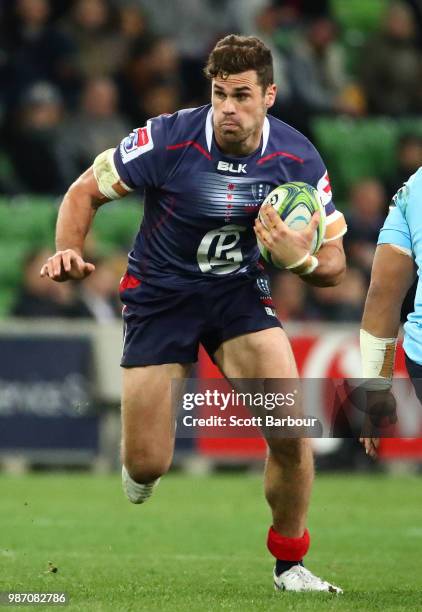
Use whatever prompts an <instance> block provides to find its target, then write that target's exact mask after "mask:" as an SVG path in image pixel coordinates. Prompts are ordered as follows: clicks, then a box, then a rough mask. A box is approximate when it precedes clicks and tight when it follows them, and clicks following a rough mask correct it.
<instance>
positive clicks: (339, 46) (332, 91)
mask: <svg viewBox="0 0 422 612" xmlns="http://www.w3.org/2000/svg"><path fill="white" fill-rule="evenodd" d="M346 4H348V5H349V8H350V7H351V6H352V5H356V2H355V0H344V1H343V9H344V5H346ZM362 4H366V5H368V6H369V5H371V4H372V5H375V4H377V5H380V4H381V5H382V11H381V13H380V18H379V21H378V22H377V24H376V27H375V28H372V29H371V28H369V29H368V30H367V31H365V32H359V31H353V32H348V33H347V32H345V31H344V30H342V25H341V23H340V20H339V19H338V14H337V12H336V6H337V8H338V7H339V5H340V3H339V1H338V0H171V1H170V0H169V1H159V0H156V1H155V2H153V1H151V0H15V1H14V2H7V1H6V0H3V1H2V0H0V133H1V139H0V194H1V195H3V196H5V197H9V196H16V195H19V194H21V193H32V194H42V195H53V196H60V195H61V194H63V193H64V191H65V190H66V188H67V187H68V185H69V184H70V183H71V182H72V181H73V180H74V179H75V178H76V177H77V176H78V175H79V174H80V173H81V172H82V171H83V170H84V169H86V168H87V167H88V166H89V165H90V164H91V162H92V160H93V158H94V157H95V156H96V155H97V154H98V153H99V152H101V151H102V150H104V149H107V148H110V147H114V146H115V145H116V144H117V143H118V142H119V141H120V140H121V139H122V138H123V137H124V136H125V135H126V134H127V133H128V132H129V131H130V130H131V129H132V128H133V127H137V126H140V125H143V124H144V122H145V120H146V119H147V118H148V117H151V116H154V115H158V114H160V113H163V112H170V113H171V112H173V111H175V110H176V109H177V108H181V107H186V106H197V105H201V104H205V103H207V102H208V101H209V83H208V82H207V81H206V79H205V78H204V77H203V74H202V69H203V65H204V61H205V59H206V57H207V54H208V53H209V51H210V50H211V49H212V47H213V45H214V44H215V42H216V41H217V40H218V39H219V38H220V37H221V36H223V35H225V34H227V33H231V32H239V33H243V34H247V35H249V34H254V35H257V36H259V37H260V38H261V39H263V40H264V41H265V42H266V44H268V45H269V46H270V47H271V49H272V51H273V55H274V64H275V79H276V83H277V85H278V87H279V95H278V99H277V104H276V107H275V108H274V109H272V114H275V115H276V116H278V117H279V118H281V119H282V120H284V121H287V122H288V123H290V124H292V125H293V126H294V127H296V128H298V129H299V130H301V131H302V132H304V133H305V134H306V135H307V136H309V137H310V138H311V139H313V136H314V135H313V130H312V122H313V119H314V117H316V116H321V115H326V116H330V117H335V116H339V117H349V118H351V120H352V119H353V120H356V119H365V118H371V117H378V116H384V117H385V116H386V117H390V118H392V120H393V119H394V120H396V119H397V118H400V117H403V116H406V117H410V118H412V117H418V116H422V3H421V2H420V1H418V0H402V1H400V2H398V1H389V0H368V2H365V1H364V0H362ZM368 10H369V8H368ZM316 144H317V145H318V143H316ZM344 146H345V147H347V142H345V143H344ZM395 154H396V169H395V172H394V173H393V174H392V175H391V176H389V177H388V178H386V177H379V176H367V177H366V178H364V179H363V180H360V181H358V182H357V183H355V184H353V185H351V186H350V187H349V192H348V193H347V194H346V197H345V196H343V199H342V200H343V202H344V203H345V204H346V209H345V212H346V213H347V217H348V225H349V232H348V235H347V237H346V239H345V246H346V251H347V255H348V258H349V270H348V274H347V277H346V279H345V281H344V282H343V283H342V285H340V286H339V287H334V288H330V289H318V288H309V287H307V286H306V285H305V284H304V283H303V282H302V281H301V280H300V279H298V278H297V277H295V276H294V275H292V274H287V273H286V274H284V273H279V274H276V275H275V274H273V288H274V289H273V292H274V297H275V301H276V302H277V306H278V310H279V314H280V317H281V318H282V319H283V320H312V321H313V320H329V321H357V320H359V319H360V316H361V312H362V305H363V301H364V298H365V294H366V289H367V286H368V280H369V274H370V268H371V262H372V258H373V254H374V250H375V244H376V239H377V235H378V231H379V229H380V227H381V225H382V223H383V220H384V218H385V215H386V213H387V210H388V205H389V201H390V199H391V197H392V195H393V194H394V192H395V191H396V189H397V188H398V187H400V185H401V184H402V182H403V181H404V180H406V179H407V178H408V177H409V176H410V174H412V173H413V172H414V171H415V170H416V169H417V168H418V167H419V166H420V165H422V138H421V137H420V136H418V135H417V134H416V133H413V132H412V130H410V131H409V132H408V133H406V134H403V136H402V137H401V139H400V140H399V142H398V144H397V150H396V152H395ZM334 191H335V184H334ZM134 229H135V228H134ZM43 257H45V252H42V251H39V252H36V253H34V252H31V253H28V257H27V260H26V261H27V263H26V266H25V274H24V278H25V282H24V287H23V289H22V292H21V294H20V295H19V296H18V298H17V301H16V303H15V306H14V308H13V313H14V314H15V315H17V316H28V315H31V314H35V315H39V316H52V315H54V314H58V315H63V316H69V317H75V316H88V317H91V318H95V319H97V320H105V319H107V318H113V317H114V316H118V307H117V306H116V303H115V295H114V294H115V285H113V282H114V280H115V274H114V272H113V270H114V269H115V262H112V261H109V260H108V259H107V258H105V259H104V258H102V257H101V256H98V261H97V272H96V274H94V275H93V276H92V279H90V280H88V281H86V282H85V283H84V284H83V286H78V287H77V288H75V287H73V286H72V285H68V284H60V285H58V284H54V283H47V282H45V281H38V280H37V281H35V280H34V271H36V270H37V269H38V268H37V267H39V264H40V262H41V261H42V259H43ZM119 258H120V255H119V256H118V257H117V259H119ZM110 270H111V272H110ZM109 272H110V273H109ZM112 281H113V282H112ZM48 302H50V304H48Z"/></svg>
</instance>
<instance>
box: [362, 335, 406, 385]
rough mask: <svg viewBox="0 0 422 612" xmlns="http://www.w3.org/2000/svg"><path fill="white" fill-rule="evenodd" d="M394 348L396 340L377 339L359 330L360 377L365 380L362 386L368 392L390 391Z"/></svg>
mask: <svg viewBox="0 0 422 612" xmlns="http://www.w3.org/2000/svg"><path fill="white" fill-rule="evenodd" d="M396 346H397V338H377V337H376V336H373V335H372V334H370V333H369V332H367V331H365V330H364V329H361V330H360V353H361V357H362V377H363V378H365V379H367V381H366V382H365V385H364V386H365V388H366V389H367V390H368V391H383V390H386V389H390V387H391V385H392V378H393V368H394V358H395V355H396Z"/></svg>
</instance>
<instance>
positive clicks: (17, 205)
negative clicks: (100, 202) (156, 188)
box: [0, 196, 142, 317]
mask: <svg viewBox="0 0 422 612" xmlns="http://www.w3.org/2000/svg"><path fill="white" fill-rule="evenodd" d="M56 217H57V202H56V201H55V200H54V199H53V198H50V199H49V198H37V197H32V196H25V197H20V198H16V199H13V200H12V201H11V200H10V199H6V198H0V317H5V316H6V315H7V314H8V313H9V311H10V307H11V304H12V303H13V300H14V296H15V293H16V289H17V287H19V286H20V284H21V282H22V266H23V261H24V259H25V257H26V256H27V255H28V254H29V253H30V252H31V251H32V250H34V249H41V248H43V247H47V248H53V246H54V227H55V222H56ZM141 218H142V206H140V204H139V203H137V202H134V201H127V200H125V201H124V202H117V203H112V204H109V205H108V206H105V207H103V208H101V209H100V210H99V212H98V213H97V216H96V219H95V225H94V231H93V232H92V235H93V238H94V242H93V244H94V247H95V250H96V251H98V252H99V253H101V254H108V253H110V252H112V251H116V250H122V249H124V250H126V251H127V250H128V249H129V247H130V245H131V243H132V241H133V238H134V236H135V234H136V232H137V230H138V227H139V223H140V220H141Z"/></svg>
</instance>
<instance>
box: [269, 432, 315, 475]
mask: <svg viewBox="0 0 422 612" xmlns="http://www.w3.org/2000/svg"><path fill="white" fill-rule="evenodd" d="M268 445H269V448H270V450H269V453H270V456H271V457H272V458H273V459H274V460H275V461H276V462H277V463H279V464H280V465H281V466H282V467H285V468H295V469H297V468H300V467H302V466H306V465H307V464H308V462H309V458H310V456H311V454H312V453H311V447H310V443H309V440H307V439H305V438H289V439H286V438H279V439H272V440H268Z"/></svg>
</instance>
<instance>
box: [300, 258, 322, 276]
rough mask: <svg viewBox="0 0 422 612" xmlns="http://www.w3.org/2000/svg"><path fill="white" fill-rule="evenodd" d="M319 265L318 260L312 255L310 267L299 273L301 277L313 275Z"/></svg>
mask: <svg viewBox="0 0 422 612" xmlns="http://www.w3.org/2000/svg"><path fill="white" fill-rule="evenodd" d="M318 265H319V261H318V258H317V257H315V255H311V261H310V262H309V265H308V266H307V267H306V268H305V269H304V270H303V272H299V276H307V275H308V274H312V272H314V270H316V269H317V268H318Z"/></svg>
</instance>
